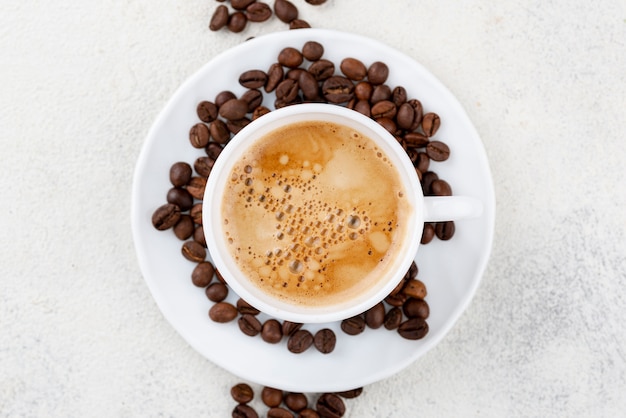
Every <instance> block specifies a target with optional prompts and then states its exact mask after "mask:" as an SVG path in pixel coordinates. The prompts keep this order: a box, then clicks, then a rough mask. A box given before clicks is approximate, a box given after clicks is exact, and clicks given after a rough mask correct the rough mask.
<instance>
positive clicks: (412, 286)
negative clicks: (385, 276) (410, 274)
mask: <svg viewBox="0 0 626 418" xmlns="http://www.w3.org/2000/svg"><path fill="white" fill-rule="evenodd" d="M402 293H404V294H405V295H406V296H408V297H410V298H415V299H424V298H425V297H426V285H424V283H423V282H422V281H421V280H418V279H411V280H408V281H407V282H406V284H405V285H404V287H403V288H402Z"/></svg>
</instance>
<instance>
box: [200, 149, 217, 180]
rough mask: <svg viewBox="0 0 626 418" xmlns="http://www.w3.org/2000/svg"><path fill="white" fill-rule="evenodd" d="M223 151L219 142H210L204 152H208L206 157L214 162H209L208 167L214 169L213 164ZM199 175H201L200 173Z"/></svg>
mask: <svg viewBox="0 0 626 418" xmlns="http://www.w3.org/2000/svg"><path fill="white" fill-rule="evenodd" d="M222 149H223V148H222V146H221V145H220V144H219V143H217V142H209V145H207V146H206V148H205V149H204V151H205V152H206V155H208V156H209V159H210V160H212V162H210V161H209V162H207V166H208V167H209V168H213V163H215V160H217V157H219V155H220V154H221V153H222ZM198 174H200V173H199V172H198ZM207 177H208V176H207Z"/></svg>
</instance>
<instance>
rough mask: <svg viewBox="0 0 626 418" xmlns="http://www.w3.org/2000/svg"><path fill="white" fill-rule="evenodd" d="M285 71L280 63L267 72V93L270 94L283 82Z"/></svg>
mask: <svg viewBox="0 0 626 418" xmlns="http://www.w3.org/2000/svg"><path fill="white" fill-rule="evenodd" d="M284 76H285V70H284V69H283V66H282V65H280V64H279V63H274V64H272V65H271V66H270V68H269V70H267V82H266V83H265V92H266V93H270V92H272V91H274V90H275V89H276V86H278V84H279V83H280V82H281V81H282V80H283V77H284Z"/></svg>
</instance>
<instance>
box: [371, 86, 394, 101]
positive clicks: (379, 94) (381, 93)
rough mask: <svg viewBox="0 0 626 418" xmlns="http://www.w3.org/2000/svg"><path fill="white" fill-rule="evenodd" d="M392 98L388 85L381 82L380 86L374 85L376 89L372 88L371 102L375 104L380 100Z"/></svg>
mask: <svg viewBox="0 0 626 418" xmlns="http://www.w3.org/2000/svg"><path fill="white" fill-rule="evenodd" d="M390 98H391V89H390V88H389V86H388V85H386V84H381V85H379V86H376V87H374V90H372V96H371V97H370V103H372V105H374V104H376V103H378V102H380V101H383V100H389V99H390Z"/></svg>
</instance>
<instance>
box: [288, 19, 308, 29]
mask: <svg viewBox="0 0 626 418" xmlns="http://www.w3.org/2000/svg"><path fill="white" fill-rule="evenodd" d="M310 27H311V25H310V24H309V22H307V21H306V20H302V19H294V20H292V21H291V22H289V29H307V28H310Z"/></svg>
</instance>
